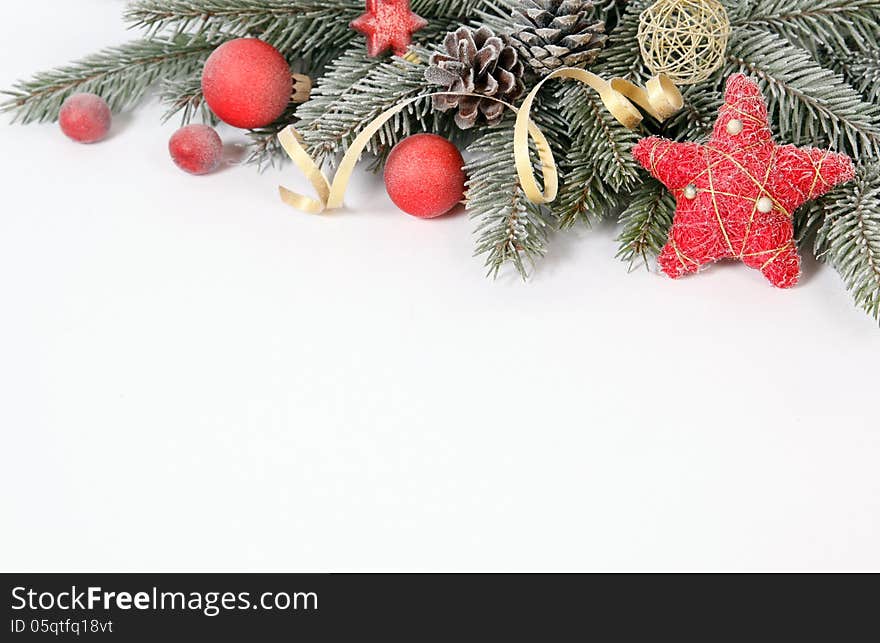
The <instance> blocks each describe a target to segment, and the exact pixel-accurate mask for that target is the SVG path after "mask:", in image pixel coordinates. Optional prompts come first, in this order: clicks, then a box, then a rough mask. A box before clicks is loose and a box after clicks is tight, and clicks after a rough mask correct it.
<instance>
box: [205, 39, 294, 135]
mask: <svg viewBox="0 0 880 643" xmlns="http://www.w3.org/2000/svg"><path fill="white" fill-rule="evenodd" d="M292 92H293V78H292V77H291V75H290V67H289V66H288V64H287V61H286V60H285V59H284V56H282V55H281V53H280V52H279V51H278V50H277V49H275V47H273V46H272V45H270V44H267V43H265V42H263V41H262V40H258V39H256V38H238V39H237V40H230V41H229V42H227V43H224V44H222V45H220V46H219V47H217V49H215V50H214V53H212V54H211V55H210V56H209V57H208V60H207V62H206V63H205V69H204V71H203V72H202V93H203V94H204V95H205V101H206V102H207V103H208V107H210V108H211V111H212V112H214V114H216V115H217V118H219V119H220V120H222V121H223V122H225V123H229V124H230V125H232V126H234V127H242V128H245V129H253V128H255V127H264V126H266V125H269V124H270V123H272V122H274V121H275V120H277V119H278V117H279V116H281V114H283V113H284V110H285V109H286V108H287V106H288V104H289V103H290V98H291V93H292Z"/></svg>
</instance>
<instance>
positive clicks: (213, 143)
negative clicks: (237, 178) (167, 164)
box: [168, 125, 223, 174]
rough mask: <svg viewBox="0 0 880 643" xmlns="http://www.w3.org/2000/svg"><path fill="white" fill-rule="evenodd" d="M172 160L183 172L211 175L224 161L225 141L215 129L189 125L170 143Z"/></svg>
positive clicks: (181, 129) (178, 132) (172, 138)
mask: <svg viewBox="0 0 880 643" xmlns="http://www.w3.org/2000/svg"><path fill="white" fill-rule="evenodd" d="M168 151H169V152H171V158H172V159H174V162H175V163H176V164H177V167H179V168H180V169H181V170H184V171H185V172H189V173H190V174H209V173H210V172H213V171H214V170H216V169H217V168H218V167H220V162H221V161H222V160H223V141H221V140H220V135H219V134H217V132H216V131H215V130H214V128H213V127H208V126H207V125H187V126H186V127H182V128H180V129H179V130H177V131H176V132H174V135H173V136H172V137H171V140H170V141H168Z"/></svg>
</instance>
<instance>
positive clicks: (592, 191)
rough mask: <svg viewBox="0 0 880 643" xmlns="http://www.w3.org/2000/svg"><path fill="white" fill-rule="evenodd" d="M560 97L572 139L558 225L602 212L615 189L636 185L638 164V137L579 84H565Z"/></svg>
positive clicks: (611, 201) (585, 219)
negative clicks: (635, 153)
mask: <svg viewBox="0 0 880 643" xmlns="http://www.w3.org/2000/svg"><path fill="white" fill-rule="evenodd" d="M558 96H559V102H560V104H561V105H562V117H563V119H564V121H565V122H568V123H570V124H571V129H572V140H571V145H570V146H569V147H568V149H567V153H566V156H565V162H564V164H563V166H564V167H565V171H566V178H565V182H564V184H563V186H562V189H561V190H560V194H559V199H558V203H557V205H555V206H554V214H555V216H556V217H557V218H558V220H559V225H560V227H563V228H567V227H570V226H572V225H574V224H575V223H577V222H578V221H582V222H584V223H589V222H590V219H591V218H592V217H601V216H603V214H605V213H607V212H608V211H609V210H611V209H613V208H614V207H615V206H616V204H617V197H616V195H617V193H619V192H621V191H624V190H627V189H629V188H631V187H633V186H634V185H635V184H636V183H637V181H638V176H639V172H638V165H637V164H636V162H635V160H634V159H633V157H632V147H633V145H634V144H635V142H636V140H637V137H636V135H635V134H634V133H633V132H631V131H630V130H628V129H626V128H625V127H623V126H622V125H620V123H618V122H617V121H616V120H615V119H614V117H613V116H612V115H611V114H610V113H609V112H608V110H607V109H606V108H605V106H604V105H603V104H602V101H601V100H600V99H599V97H598V96H597V95H596V94H595V93H594V92H593V91H592V90H591V89H589V88H588V87H585V86H584V85H583V84H581V83H567V84H566V85H565V86H563V88H562V89H561V90H560V91H559V94H558Z"/></svg>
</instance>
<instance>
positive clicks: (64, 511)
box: [0, 0, 880, 571]
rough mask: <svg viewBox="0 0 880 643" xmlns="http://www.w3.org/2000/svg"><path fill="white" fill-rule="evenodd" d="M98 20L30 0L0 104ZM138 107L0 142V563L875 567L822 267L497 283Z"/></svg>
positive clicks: (878, 487)
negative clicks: (109, 124)
mask: <svg viewBox="0 0 880 643" xmlns="http://www.w3.org/2000/svg"><path fill="white" fill-rule="evenodd" d="M121 5H122V3H121V2H118V1H110V0H88V1H87V0H79V1H78V2H49V1H46V0H43V1H36V0H34V1H33V2H29V3H27V5H26V6H23V7H22V9H21V11H19V12H17V14H16V15H15V17H14V18H12V19H8V20H6V21H4V22H2V23H0V42H3V43H4V44H3V50H4V55H3V56H2V57H0V85H2V86H3V87H8V86H9V85H10V84H11V83H12V82H13V81H14V80H15V79H16V78H18V77H21V76H25V75H28V74H30V73H32V72H35V71H38V70H41V69H45V68H49V67H52V66H54V65H57V64H61V63H64V62H66V61H68V60H69V59H72V58H75V57H78V56H81V55H83V54H86V53H88V52H90V51H92V50H94V49H97V48H99V47H101V46H103V45H106V44H115V43H117V42H121V41H123V40H125V39H126V38H127V37H128V35H127V34H125V33H124V31H123V27H122V22H121V19H120V14H121ZM160 113H161V110H160V108H159V107H158V106H156V105H150V106H148V107H146V108H144V109H141V110H138V111H136V112H135V113H133V114H130V115H125V116H123V117H119V118H117V120H116V122H115V125H114V129H113V135H112V138H110V139H109V140H108V141H106V142H104V143H101V144H99V145H95V146H79V145H76V144H74V143H72V142H70V141H68V140H67V139H66V138H65V137H64V136H62V134H61V133H60V131H58V130H57V128H56V126H54V125H44V126H40V125H36V126H29V127H19V126H11V125H8V124H7V122H8V119H4V122H3V123H2V125H0V137H2V139H0V141H2V147H0V149H2V154H0V176H2V181H3V199H2V204H3V207H2V215H0V302H2V304H0V305H2V315H0V426H2V435H3V444H2V449H0V454H2V455H0V472H2V473H0V485H2V489H3V491H2V505H0V515H2V524H3V527H2V529H0V544H2V547H0V568H2V569H4V570H7V571H11V570H275V571H281V570H284V571H326V570H606V569H615V570H631V569H648V570H679V569H682V570H684V569H687V570H719V569H725V570H760V569H781V570H795V569H798V570H800V569H823V570H830V569H850V570H857V569H874V570H877V569H880V547H878V545H877V544H878V542H880V467H878V462H880V426H878V424H880V423H878V421H877V419H878V418H877V414H878V410H877V409H878V401H877V400H878V364H880V329H878V327H877V323H876V322H875V321H873V320H871V319H870V318H869V317H868V316H866V315H865V314H864V313H863V312H861V311H859V310H857V309H856V308H855V307H854V306H853V304H852V302H851V300H850V296H849V294H847V293H846V291H845V289H844V288H843V285H842V283H841V281H840V279H839V278H838V276H837V275H836V273H835V272H834V271H833V270H831V269H830V268H828V267H825V266H820V265H817V264H816V263H815V262H814V261H813V260H812V259H809V258H807V259H806V261H805V275H804V278H803V281H802V284H801V285H800V286H799V287H797V288H795V289H794V290H791V291H781V290H775V289H773V288H771V287H770V286H769V285H768V284H767V283H765V281H764V279H763V278H762V277H761V275H760V274H759V273H757V272H756V271H753V270H750V269H747V268H745V267H743V266H741V265H736V264H726V265H719V266H715V267H713V268H711V269H709V270H707V271H705V272H704V273H701V274H700V275H698V276H696V277H693V278H688V279H685V280H681V281H677V282H676V281H672V280H669V279H667V278H665V277H662V276H659V275H656V274H653V273H649V272H645V271H637V272H635V273H633V274H627V266H626V265H624V264H622V263H620V262H619V261H617V260H615V259H614V254H615V250H616V244H615V241H614V237H615V234H616V230H615V228H614V226H612V225H601V226H599V227H597V228H594V229H593V230H586V229H579V230H577V231H576V232H574V233H569V234H565V235H556V237H554V239H553V240H552V246H551V250H550V253H549V256H548V257H547V258H546V259H545V260H544V261H543V262H541V264H540V266H539V269H538V271H537V273H536V275H535V277H534V279H532V280H531V281H530V282H529V283H522V282H521V281H520V280H519V279H518V278H517V277H515V276H513V275H507V276H504V277H502V278H501V279H499V280H497V281H494V282H493V281H492V280H489V279H486V278H484V276H483V268H482V265H481V260H480V259H477V258H473V257H472V256H471V254H472V236H471V229H472V224H471V222H469V221H468V220H467V217H466V216H464V215H462V214H459V215H457V216H453V217H448V218H445V219H442V220H435V221H419V220H416V219H414V218H411V217H409V216H407V215H404V214H402V213H400V212H398V211H397V210H396V209H395V208H394V207H393V205H392V204H390V202H389V201H388V199H387V197H386V195H385V193H384V189H383V186H382V184H381V180H379V179H377V178H373V177H371V176H368V175H360V176H359V178H358V181H357V182H356V184H355V186H354V189H352V190H351V191H350V192H349V195H348V198H347V203H348V205H349V208H348V209H347V210H345V211H342V212H339V213H335V214H331V215H328V216H324V217H315V216H307V215H304V214H300V213H298V212H296V211H294V210H291V209H288V208H286V207H284V206H283V205H281V204H280V203H279V201H278V198H277V193H276V186H277V184H278V183H280V182H284V183H286V184H288V185H289V186H290V187H292V188H295V189H297V188H298V189H302V190H307V189H308V186H307V185H306V184H305V183H304V181H302V180H300V179H299V178H298V177H297V175H296V173H295V171H294V170H292V169H291V168H290V167H288V168H287V169H286V170H285V171H278V172H268V173H266V174H264V175H259V174H257V172H256V171H255V170H254V169H253V168H250V167H234V166H233V167H228V168H227V169H225V170H224V171H222V172H220V173H218V174H216V175H214V176H210V177H206V178H195V177H191V176H188V175H186V174H183V173H182V172H180V171H179V170H177V169H176V168H175V167H174V165H173V164H172V163H171V161H170V160H169V159H168V157H167V151H166V141H167V139H168V137H169V136H170V135H171V133H172V132H173V130H174V125H173V124H168V125H167V126H161V125H160V124H159V120H158V119H159V115H160ZM221 133H222V135H223V136H224V138H225V140H226V141H227V142H229V143H235V142H239V141H242V140H243V137H242V136H241V134H238V133H236V132H235V131H233V130H231V129H224V130H222V132H221Z"/></svg>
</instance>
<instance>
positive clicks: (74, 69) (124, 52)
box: [0, 36, 217, 123]
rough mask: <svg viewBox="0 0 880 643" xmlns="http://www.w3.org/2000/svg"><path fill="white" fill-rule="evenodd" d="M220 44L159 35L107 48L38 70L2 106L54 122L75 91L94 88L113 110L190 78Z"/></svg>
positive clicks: (26, 119) (22, 116) (25, 118)
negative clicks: (156, 88)
mask: <svg viewBox="0 0 880 643" xmlns="http://www.w3.org/2000/svg"><path fill="white" fill-rule="evenodd" d="M216 46H217V42H216V41H212V40H208V39H205V38H187V37H182V36H177V37H165V36H159V37H155V38H152V39H147V40H135V41H133V42H129V43H127V44H125V45H121V46H119V47H111V48H108V49H104V50H102V51H100V52H98V53H96V54H93V55H91V56H88V57H87V58H84V59H82V60H80V61H77V62H74V63H71V64H69V65H65V66H63V67H59V68H58V69H53V70H51V71H46V72H41V73H38V74H35V75H34V76H33V77H32V78H30V79H29V80H24V81H21V82H19V83H17V84H16V85H14V86H13V88H12V89H11V90H8V91H6V92H4V93H5V94H6V95H7V96H8V97H9V98H8V99H7V100H6V101H4V102H3V103H2V104H0V110H2V111H4V112H11V113H12V114H13V117H14V119H15V120H17V121H19V122H21V123H31V122H34V121H53V120H56V119H57V118H58V112H59V111H60V109H61V104H62V103H63V102H64V100H65V99H66V98H67V97H68V96H70V95H71V94H75V93H78V92H93V93H95V94H99V95H100V96H102V97H103V98H104V99H105V100H106V101H107V103H108V104H109V105H110V109H111V110H113V111H123V110H125V109H128V108H130V107H132V106H134V105H135V104H137V103H138V102H140V101H141V100H142V99H143V97H144V95H145V94H146V93H147V91H148V90H149V89H150V88H151V87H152V86H153V85H154V84H155V83H156V82H157V81H159V80H162V79H164V80H173V79H177V78H181V77H185V76H188V75H190V74H192V73H194V72H196V71H197V70H200V69H201V68H202V65H204V62H205V59H206V58H207V57H208V56H209V55H210V53H211V51H213V50H214V48H215V47H216Z"/></svg>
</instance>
